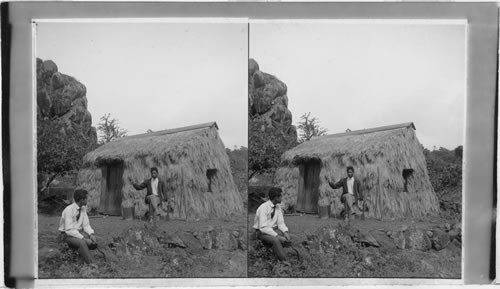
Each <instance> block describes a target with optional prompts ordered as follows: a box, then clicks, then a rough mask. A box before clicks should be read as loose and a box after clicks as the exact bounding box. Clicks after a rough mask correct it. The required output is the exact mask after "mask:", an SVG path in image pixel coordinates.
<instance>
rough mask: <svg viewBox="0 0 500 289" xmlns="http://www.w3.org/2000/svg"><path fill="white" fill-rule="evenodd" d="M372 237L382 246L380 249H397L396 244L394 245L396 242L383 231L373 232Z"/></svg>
mask: <svg viewBox="0 0 500 289" xmlns="http://www.w3.org/2000/svg"><path fill="white" fill-rule="evenodd" d="M371 235H372V236H373V238H375V240H377V243H378V244H380V247H382V248H386V249H396V244H394V241H393V240H392V239H391V238H390V237H389V236H387V233H385V232H382V231H377V230H374V231H371Z"/></svg>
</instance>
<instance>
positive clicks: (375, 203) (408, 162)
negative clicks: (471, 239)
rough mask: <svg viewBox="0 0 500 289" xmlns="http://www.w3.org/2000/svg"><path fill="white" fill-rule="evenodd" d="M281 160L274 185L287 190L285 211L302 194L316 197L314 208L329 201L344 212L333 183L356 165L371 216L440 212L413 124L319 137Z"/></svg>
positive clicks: (336, 209)
mask: <svg viewBox="0 0 500 289" xmlns="http://www.w3.org/2000/svg"><path fill="white" fill-rule="evenodd" d="M281 160H282V162H281V166H280V168H278V170H277V171H276V175H275V181H276V183H277V184H278V185H279V186H281V187H282V188H283V190H284V195H283V202H284V204H285V206H286V207H288V206H297V205H298V206H299V207H300V205H301V204H297V200H298V194H299V193H302V194H312V195H313V197H311V198H309V199H308V200H312V201H311V202H314V204H312V205H313V206H312V207H313V209H314V208H315V209H316V210H317V203H323V202H325V201H326V202H327V203H330V204H331V207H332V208H333V209H334V213H335V214H339V213H340V211H341V209H342V205H341V202H340V195H341V190H333V189H332V188H331V187H330V186H329V185H328V180H331V181H339V180H340V179H341V178H343V177H345V175H346V167H347V166H353V167H354V168H355V177H356V178H357V179H358V180H360V182H361V189H362V191H363V194H364V196H365V203H366V207H367V209H368V211H367V212H366V215H367V216H369V217H376V218H402V217H418V216H425V215H427V214H436V213H437V212H438V211H439V204H438V200H437V197H436V194H435V193H434V190H433V188H432V186H431V183H430V181H429V176H428V172H427V167H426V162H425V157H424V155H423V153H422V149H421V145H420V143H419V142H418V139H417V137H416V135H415V132H414V125H413V123H407V124H402V125H394V126H387V127H380V128H374V129H368V130H360V131H352V132H347V133H341V134H334V135H328V136H323V137H318V138H315V139H312V140H310V141H308V142H304V143H302V144H300V145H298V146H297V147H295V148H293V149H291V150H289V151H287V152H285V153H284V154H283V156H282V159H281ZM314 194H316V198H314ZM296 208H297V207H296ZM313 213H317V211H315V212H314V211H313Z"/></svg>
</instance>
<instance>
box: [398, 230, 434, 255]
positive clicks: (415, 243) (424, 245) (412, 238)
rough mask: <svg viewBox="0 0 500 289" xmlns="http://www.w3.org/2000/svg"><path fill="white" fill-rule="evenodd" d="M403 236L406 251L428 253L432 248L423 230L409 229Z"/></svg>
mask: <svg viewBox="0 0 500 289" xmlns="http://www.w3.org/2000/svg"><path fill="white" fill-rule="evenodd" d="M405 236H406V240H407V241H406V248H408V249H414V250H419V251H429V250H430V249H431V247H432V244H431V240H430V239H429V237H428V236H427V234H426V232H425V231H423V230H420V229H416V228H411V229H408V230H407V231H406V232H405Z"/></svg>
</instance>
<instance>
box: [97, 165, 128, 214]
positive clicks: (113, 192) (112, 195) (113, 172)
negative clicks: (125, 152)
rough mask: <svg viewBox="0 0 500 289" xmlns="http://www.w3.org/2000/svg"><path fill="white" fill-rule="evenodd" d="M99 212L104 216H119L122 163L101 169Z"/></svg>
mask: <svg viewBox="0 0 500 289" xmlns="http://www.w3.org/2000/svg"><path fill="white" fill-rule="evenodd" d="M101 171H102V182H101V202H100V204H99V205H100V206H99V207H100V210H99V211H100V212H102V213H103V214H106V215H114V216H121V214H122V212H121V206H122V187H123V179H122V177H123V163H118V164H111V165H106V166H103V167H102V168H101Z"/></svg>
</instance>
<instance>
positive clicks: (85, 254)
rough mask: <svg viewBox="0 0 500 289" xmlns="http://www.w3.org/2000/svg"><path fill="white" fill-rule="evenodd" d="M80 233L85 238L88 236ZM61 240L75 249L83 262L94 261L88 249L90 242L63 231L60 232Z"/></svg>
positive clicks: (89, 262)
mask: <svg viewBox="0 0 500 289" xmlns="http://www.w3.org/2000/svg"><path fill="white" fill-rule="evenodd" d="M80 234H82V235H83V236H84V237H85V238H89V235H88V234H87V233H85V232H80ZM61 241H63V242H65V243H67V244H68V246H69V247H70V248H73V249H77V250H78V253H80V256H82V258H83V261H85V263H87V264H91V263H94V258H92V255H91V254H90V249H89V245H90V244H91V243H89V242H88V241H85V239H78V238H75V237H73V236H69V235H67V234H66V233H64V232H62V233H61Z"/></svg>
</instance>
